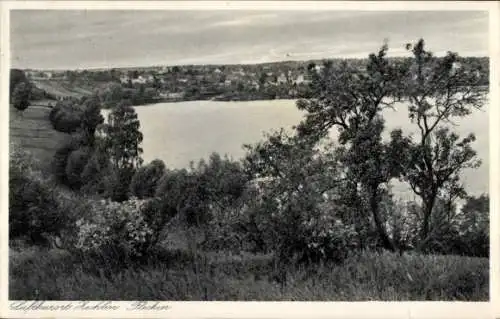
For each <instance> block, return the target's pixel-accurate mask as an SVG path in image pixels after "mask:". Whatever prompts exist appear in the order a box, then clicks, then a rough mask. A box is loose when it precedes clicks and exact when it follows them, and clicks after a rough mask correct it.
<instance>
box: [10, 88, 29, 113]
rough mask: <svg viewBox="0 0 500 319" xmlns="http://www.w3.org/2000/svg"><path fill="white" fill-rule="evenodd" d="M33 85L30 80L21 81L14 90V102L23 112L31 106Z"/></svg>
mask: <svg viewBox="0 0 500 319" xmlns="http://www.w3.org/2000/svg"><path fill="white" fill-rule="evenodd" d="M30 98H31V85H30V84H29V83H28V82H19V83H18V84H17V85H16V86H15V88H14V92H12V104H13V105H14V107H15V108H16V109H17V110H18V111H19V112H22V111H24V110H26V109H27V108H28V107H29V106H30Z"/></svg>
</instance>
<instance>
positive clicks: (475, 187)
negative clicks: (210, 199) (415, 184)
mask: <svg viewBox="0 0 500 319" xmlns="http://www.w3.org/2000/svg"><path fill="white" fill-rule="evenodd" d="M135 109H136V111H137V114H138V116H139V120H140V121H141V131H142V133H143V135H144V141H143V145H142V146H143V149H144V154H143V158H144V160H145V162H146V163H147V162H149V161H151V160H153V159H155V158H159V159H162V160H163V161H164V162H165V164H166V165H167V166H168V167H171V168H182V167H187V166H188V165H189V162H190V161H192V160H194V161H198V160H199V159H200V158H207V157H208V156H209V155H210V153H212V152H214V151H216V152H218V153H220V154H228V155H230V156H232V157H233V158H235V159H237V158H240V157H242V156H243V155H244V150H243V148H242V145H243V144H244V143H254V142H257V141H259V140H260V139H262V137H263V133H264V132H269V131H270V130H274V129H279V128H280V127H284V128H286V129H291V128H292V126H293V125H296V124H297V123H299V122H300V120H301V119H302V117H303V113H302V112H301V111H299V110H298V109H297V108H296V106H295V101H294V100H272V101H245V102H218V101H217V102H215V101H189V102H176V103H159V104H153V105H148V106H139V107H136V108H135ZM104 112H105V114H106V113H107V111H104ZM384 116H385V119H386V127H387V129H388V130H391V129H394V128H397V127H401V128H403V130H404V131H405V132H416V126H415V125H412V124H410V122H409V120H408V116H407V108H406V107H405V105H403V104H399V105H397V106H396V110H395V111H393V110H387V111H385V113H384ZM488 123H489V119H488V107H487V106H486V105H485V107H484V109H483V110H482V111H475V112H474V113H473V114H472V115H470V116H469V117H467V118H466V119H461V120H460V121H459V122H457V125H458V126H456V127H455V128H454V129H455V130H456V131H457V132H458V133H460V134H461V135H463V136H465V135H466V134H468V133H470V132H473V133H475V134H476V137H477V140H476V142H475V144H474V148H475V149H476V150H477V151H478V155H479V157H480V158H481V159H482V161H483V165H482V166H481V167H480V168H479V169H477V170H473V171H471V170H469V171H465V172H464V175H463V181H464V184H465V185H466V187H467V190H468V191H469V192H471V193H474V194H480V193H482V192H487V191H488V187H489V186H488V180H489V171H488V170H489V165H488V163H489V141H488V135H489V125H488ZM397 188H398V189H397V190H395V191H400V192H401V191H403V192H404V190H402V189H401V188H400V187H397Z"/></svg>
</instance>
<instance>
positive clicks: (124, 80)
mask: <svg viewBox="0 0 500 319" xmlns="http://www.w3.org/2000/svg"><path fill="white" fill-rule="evenodd" d="M129 81H130V78H129V77H128V76H127V75H122V76H120V82H121V83H123V84H127V83H128V82H129Z"/></svg>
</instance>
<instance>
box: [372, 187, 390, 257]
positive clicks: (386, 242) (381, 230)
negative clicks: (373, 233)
mask: <svg viewBox="0 0 500 319" xmlns="http://www.w3.org/2000/svg"><path fill="white" fill-rule="evenodd" d="M370 210H371V212H372V215H373V220H374V221H375V227H377V232H378V234H379V236H380V239H381V240H382V245H383V246H384V248H385V249H388V250H390V251H392V252H394V251H396V249H395V248H394V244H393V243H392V241H391V239H390V238H389V235H387V232H386V230H385V227H384V225H383V224H382V219H381V218H380V211H379V200H378V186H377V187H372V188H371V191H370Z"/></svg>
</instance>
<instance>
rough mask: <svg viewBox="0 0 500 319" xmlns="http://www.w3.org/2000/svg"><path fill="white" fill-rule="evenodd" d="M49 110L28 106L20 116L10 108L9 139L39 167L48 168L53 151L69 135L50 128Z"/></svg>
mask: <svg viewBox="0 0 500 319" xmlns="http://www.w3.org/2000/svg"><path fill="white" fill-rule="evenodd" d="M49 113H50V108H47V107H43V106H30V107H29V108H28V109H26V110H25V111H24V113H23V114H22V115H21V114H19V113H18V112H17V110H16V109H15V108H13V107H10V118H9V139H10V142H11V143H15V144H17V145H19V146H20V147H21V148H22V149H23V150H26V151H29V152H30V153H31V154H32V155H33V158H34V159H35V160H36V161H37V162H39V164H40V165H41V167H45V168H46V167H48V166H49V165H50V163H51V161H52V157H53V156H54V153H55V151H56V150H57V149H58V148H59V147H60V146H61V145H62V143H63V142H64V141H65V140H66V139H68V138H69V136H70V135H69V134H66V133H61V132H58V131H56V130H54V129H53V128H52V124H51V123H50V121H49Z"/></svg>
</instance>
